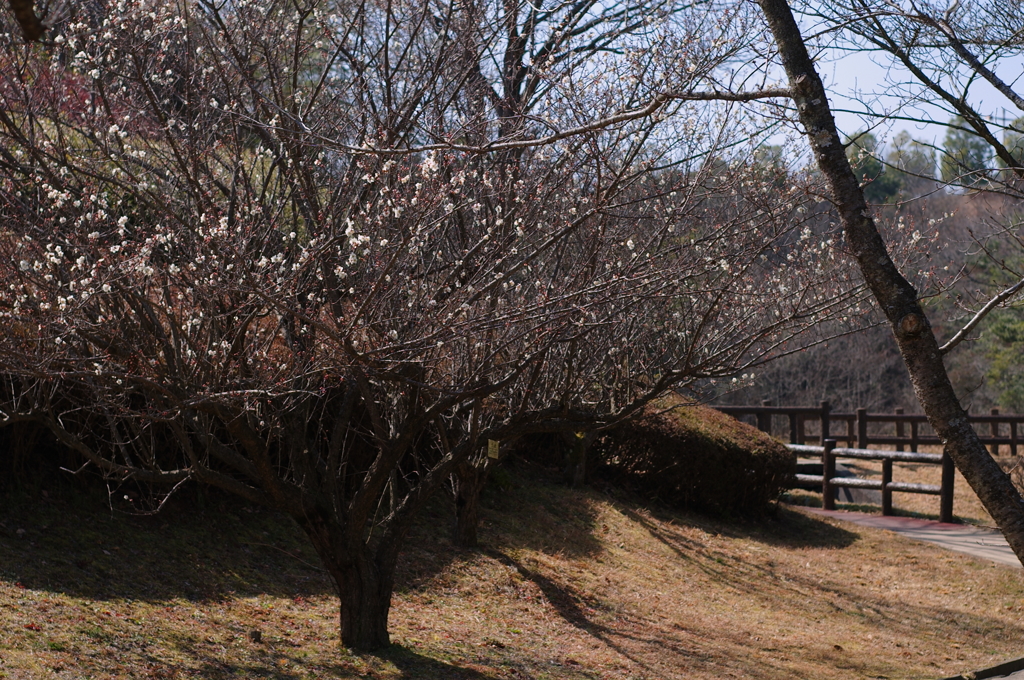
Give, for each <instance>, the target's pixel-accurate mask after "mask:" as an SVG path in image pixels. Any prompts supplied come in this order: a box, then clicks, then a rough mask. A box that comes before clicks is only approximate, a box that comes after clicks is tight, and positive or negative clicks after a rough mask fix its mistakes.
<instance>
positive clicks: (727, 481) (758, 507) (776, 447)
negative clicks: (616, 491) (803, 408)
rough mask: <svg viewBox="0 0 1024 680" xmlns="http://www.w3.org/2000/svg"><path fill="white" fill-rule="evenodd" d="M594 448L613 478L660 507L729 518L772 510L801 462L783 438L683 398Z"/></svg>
mask: <svg viewBox="0 0 1024 680" xmlns="http://www.w3.org/2000/svg"><path fill="white" fill-rule="evenodd" d="M593 453H594V454H595V457H596V459H597V460H596V462H597V470H596V473H597V475H599V476H600V477H602V478H604V479H606V480H608V481H612V482H614V483H616V484H619V485H622V486H625V487H627V488H629V489H631V490H632V491H634V492H636V493H639V494H640V495H642V496H644V497H646V498H648V499H649V500H651V501H654V502H657V503H660V504H664V505H668V506H671V507H676V508H685V509H693V510H700V511H703V512H711V513H716V514H726V515H755V514H760V513H762V512H764V511H765V510H767V509H769V508H770V507H771V505H772V503H773V502H774V501H776V500H777V499H778V497H779V495H780V494H781V493H782V491H784V490H785V489H787V488H789V486H790V485H791V483H792V480H793V473H794V466H795V458H794V456H793V454H792V453H790V452H789V450H788V449H787V448H786V447H785V446H784V445H783V444H782V443H780V442H778V441H777V440H775V439H772V438H771V437H769V436H768V435H766V434H764V433H763V432H760V431H759V430H758V429H757V428H755V427H752V426H750V425H747V424H746V423H742V422H740V421H738V420H736V419H735V418H733V417H731V416H727V415H725V414H724V413H722V412H720V411H716V410H715V409H713V408H709V407H706V406H694V405H688V404H687V403H686V401H685V400H684V399H683V398H682V397H680V396H678V395H671V396H668V397H665V398H663V399H661V400H659V401H657V402H655V403H653V404H651V405H650V406H648V407H647V408H646V409H645V410H644V412H643V413H642V414H641V415H640V416H638V417H636V418H634V419H632V420H629V421H627V422H625V423H622V424H621V425H619V426H617V427H616V428H614V429H612V430H610V431H609V432H608V433H607V434H606V435H604V436H603V437H602V438H600V439H599V440H598V441H597V442H596V443H595V450H594V452H593Z"/></svg>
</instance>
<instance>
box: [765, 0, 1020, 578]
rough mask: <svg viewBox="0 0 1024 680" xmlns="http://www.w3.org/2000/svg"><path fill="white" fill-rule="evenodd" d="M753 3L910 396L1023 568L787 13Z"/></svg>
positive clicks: (973, 436) (997, 475)
mask: <svg viewBox="0 0 1024 680" xmlns="http://www.w3.org/2000/svg"><path fill="white" fill-rule="evenodd" d="M758 3H759V4H760V6H761V9H762V11H763V12H764V14H765V16H766V18H767V19H768V24H769V26H770V28H771V31H772V33H773V35H774V37H775V42H776V45H777V46H778V49H779V55H780V57H781V59H782V63H783V65H784V67H785V69H786V75H787V76H788V77H789V83H790V87H791V89H792V97H793V99H794V102H795V103H796V106H797V110H798V111H799V116H800V122H801V123H802V124H803V126H804V128H805V130H806V134H807V136H808V138H809V140H810V143H811V148H812V149H813V150H814V155H815V158H816V160H817V163H818V167H819V168H820V169H821V172H822V173H823V174H824V175H825V178H826V179H827V181H828V184H829V189H830V191H831V193H832V200H833V203H834V204H835V206H836V209H837V210H838V211H839V214H840V218H841V219H842V223H843V229H844V231H845V235H846V242H847V244H848V246H849V248H850V250H851V251H852V253H853V255H854V257H855V258H856V259H857V263H858V265H859V267H860V271H861V274H862V275H863V277H864V280H865V281H866V282H867V284H868V286H869V287H870V289H871V292H872V294H873V295H874V297H875V299H876V300H877V301H878V304H879V305H880V306H881V308H882V310H883V311H884V312H885V315H886V318H887V319H888V320H889V323H890V324H891V325H892V329H893V334H894V335H895V336H896V342H897V343H898V345H899V348H900V353H901V354H902V355H903V361H904V362H905V363H906V365H907V369H908V371H909V373H910V379H911V381H912V382H913V385H914V391H915V392H916V394H917V398H918V400H919V401H920V402H921V406H922V407H923V408H924V412H925V414H926V415H927V416H928V421H929V423H931V425H932V427H933V428H934V429H935V432H936V433H937V434H938V435H939V437H941V438H942V441H943V442H945V446H946V451H948V452H949V455H950V457H951V458H952V459H953V462H954V463H955V464H956V467H957V469H959V470H960V472H961V473H962V474H963V476H964V478H965V479H966V480H967V483H968V484H970V485H971V488H972V489H974V492H975V493H977V494H978V498H980V499H981V502H982V504H983V505H984V506H985V509H986V510H988V512H989V514H991V515H992V518H993V519H995V521H996V524H998V525H999V528H1000V529H1001V530H1002V532H1003V535H1004V536H1006V540H1007V542H1009V544H1010V547H1011V548H1013V551H1014V553H1016V555H1017V557H1018V558H1019V559H1020V560H1021V562H1022V563H1024V501H1022V499H1021V496H1020V494H1019V493H1018V491H1017V489H1016V488H1014V486H1013V484H1012V483H1011V481H1010V478H1009V476H1008V475H1006V474H1005V473H1004V472H1003V471H1002V470H1001V469H1000V467H999V465H998V464H997V463H996V462H995V461H994V460H993V459H992V457H991V456H990V455H989V454H988V451H986V450H985V447H984V446H982V444H981V443H980V442H979V441H978V435H977V433H976V432H975V431H974V429H973V428H972V427H971V425H970V424H969V423H968V422H967V414H966V413H965V412H964V410H963V409H962V408H961V407H960V401H959V399H957V396H956V393H955V392H954V391H953V386H952V385H951V384H950V382H949V376H948V375H947V373H946V367H945V365H944V364H943V361H942V354H941V353H940V352H939V345H938V342H937V341H936V339H935V335H934V333H933V332H932V329H931V326H930V324H929V323H928V319H927V317H926V316H925V314H924V312H923V311H922V309H921V306H920V305H919V304H918V301H917V291H916V290H914V287H913V286H912V285H910V282H909V281H907V280H906V279H905V278H903V276H902V275H901V274H900V272H899V270H898V269H897V268H896V265H895V264H894V263H893V261H892V259H891V258H890V257H889V254H888V251H887V250H886V247H885V242H884V241H883V240H882V237H881V235H880V234H879V233H878V229H877V227H876V226H875V222H874V220H873V219H872V218H871V217H870V214H871V213H870V212H869V210H868V207H867V204H866V203H865V201H864V192H863V191H862V190H861V188H860V185H859V183H858V182H857V178H856V177H855V176H854V174H853V170H852V169H851V168H850V164H849V161H848V160H847V158H846V154H845V152H844V149H843V145H842V143H841V142H840V140H839V134H838V132H837V130H836V126H835V120H834V119H833V117H832V111H831V109H830V108H829V105H828V100H827V98H826V93H825V88H824V86H823V85H822V82H821V79H820V78H819V77H818V74H817V72H816V71H815V68H814V63H813V62H812V60H811V58H810V56H809V55H808V53H807V47H806V45H805V44H804V41H803V38H802V36H801V35H800V29H799V27H798V26H797V24H796V21H795V20H794V18H793V13H792V11H791V10H790V8H789V5H788V4H787V3H786V2H785V0H758Z"/></svg>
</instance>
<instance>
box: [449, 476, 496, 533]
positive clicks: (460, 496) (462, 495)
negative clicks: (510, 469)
mask: <svg viewBox="0 0 1024 680" xmlns="http://www.w3.org/2000/svg"><path fill="white" fill-rule="evenodd" d="M487 473H488V464H487V463H486V461H485V462H483V463H481V464H480V465H473V464H472V463H470V462H469V461H466V462H463V463H462V464H461V465H459V466H458V467H456V468H455V472H454V481H455V528H454V531H453V535H452V542H453V543H455V545H457V546H460V547H462V548H475V547H476V546H477V544H478V541H477V528H478V527H479V526H480V494H481V493H482V492H483V489H484V486H486V485H487Z"/></svg>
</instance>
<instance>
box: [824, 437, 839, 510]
mask: <svg viewBox="0 0 1024 680" xmlns="http://www.w3.org/2000/svg"><path fill="white" fill-rule="evenodd" d="M834 448H836V440H835V439H826V440H825V443H824V445H823V446H822V449H821V507H823V508H825V509H826V510H835V509H836V497H835V492H834V491H833V487H832V478H833V477H835V476H836V459H835V457H834V456H833V455H832V449H834Z"/></svg>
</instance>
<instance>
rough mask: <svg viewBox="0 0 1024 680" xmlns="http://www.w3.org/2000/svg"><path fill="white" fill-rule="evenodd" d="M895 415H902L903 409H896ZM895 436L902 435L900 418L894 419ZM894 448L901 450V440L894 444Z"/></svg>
mask: <svg viewBox="0 0 1024 680" xmlns="http://www.w3.org/2000/svg"><path fill="white" fill-rule="evenodd" d="M896 415H898V416H901V415H903V409H901V408H898V409H896ZM896 436H897V437H902V436H903V421H902V420H897V421H896ZM896 450H897V451H902V450H903V442H899V443H898V444H896Z"/></svg>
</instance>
